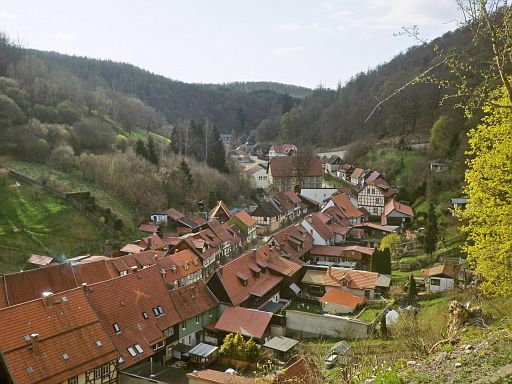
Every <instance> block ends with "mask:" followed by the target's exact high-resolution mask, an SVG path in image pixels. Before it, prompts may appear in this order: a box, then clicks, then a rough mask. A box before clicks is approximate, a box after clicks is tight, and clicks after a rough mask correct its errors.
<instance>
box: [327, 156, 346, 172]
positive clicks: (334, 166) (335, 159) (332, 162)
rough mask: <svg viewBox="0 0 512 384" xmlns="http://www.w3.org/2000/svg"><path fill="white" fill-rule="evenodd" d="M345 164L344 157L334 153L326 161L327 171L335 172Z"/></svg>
mask: <svg viewBox="0 0 512 384" xmlns="http://www.w3.org/2000/svg"><path fill="white" fill-rule="evenodd" d="M342 164H343V159H342V158H341V157H339V156H338V155H332V156H331V157H330V158H329V159H328V160H327V161H326V162H325V173H328V174H331V173H334V172H337V171H338V170H339V169H340V167H341V165H342Z"/></svg>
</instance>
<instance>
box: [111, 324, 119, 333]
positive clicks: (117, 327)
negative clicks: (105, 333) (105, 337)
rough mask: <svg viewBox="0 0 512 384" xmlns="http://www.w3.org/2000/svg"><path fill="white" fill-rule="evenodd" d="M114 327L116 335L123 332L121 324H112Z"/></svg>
mask: <svg viewBox="0 0 512 384" xmlns="http://www.w3.org/2000/svg"><path fill="white" fill-rule="evenodd" d="M112 326H113V327H114V331H116V333H119V332H121V328H120V327H119V324H117V323H114V324H112Z"/></svg>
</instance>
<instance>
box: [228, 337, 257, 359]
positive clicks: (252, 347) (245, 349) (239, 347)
mask: <svg viewBox="0 0 512 384" xmlns="http://www.w3.org/2000/svg"><path fill="white" fill-rule="evenodd" d="M219 352H220V354H221V355H223V356H226V357H230V358H232V359H236V360H245V361H255V360H256V359H257V358H258V356H259V353H260V351H259V349H258V346H257V345H256V343H255V342H254V340H253V339H252V338H250V339H248V340H247V341H246V340H245V339H244V337H243V336H242V335H241V334H240V333H237V334H233V333H229V334H228V335H226V337H225V338H224V342H223V343H222V345H221V347H220V350H219Z"/></svg>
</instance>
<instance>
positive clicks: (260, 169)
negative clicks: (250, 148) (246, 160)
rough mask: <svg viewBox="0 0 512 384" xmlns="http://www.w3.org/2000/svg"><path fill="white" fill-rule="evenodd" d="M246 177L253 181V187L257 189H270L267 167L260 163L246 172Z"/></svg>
mask: <svg viewBox="0 0 512 384" xmlns="http://www.w3.org/2000/svg"><path fill="white" fill-rule="evenodd" d="M244 173H245V175H246V177H247V178H248V179H249V180H250V181H251V185H252V186H253V187H254V188H256V189H267V188H268V174H267V167H266V166H265V165H264V164H261V163H258V164H255V165H253V166H252V167H249V168H247V169H246V170H245V171H244Z"/></svg>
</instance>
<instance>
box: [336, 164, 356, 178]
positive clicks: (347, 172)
mask: <svg viewBox="0 0 512 384" xmlns="http://www.w3.org/2000/svg"><path fill="white" fill-rule="evenodd" d="M354 169H355V168H354V166H353V165H350V164H342V165H340V167H339V169H338V170H337V171H336V177H337V178H339V179H341V180H344V181H348V182H350V176H351V175H352V173H353V172H354Z"/></svg>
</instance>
